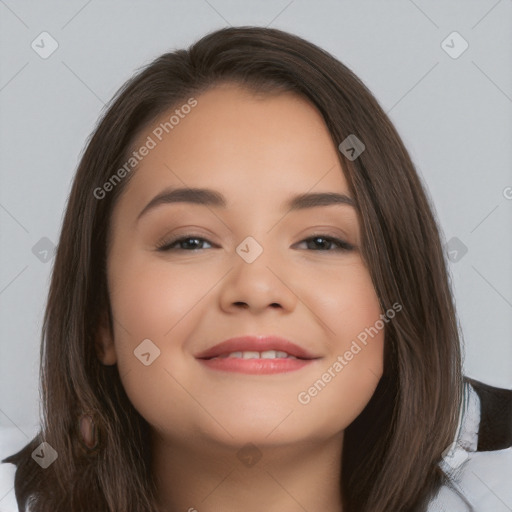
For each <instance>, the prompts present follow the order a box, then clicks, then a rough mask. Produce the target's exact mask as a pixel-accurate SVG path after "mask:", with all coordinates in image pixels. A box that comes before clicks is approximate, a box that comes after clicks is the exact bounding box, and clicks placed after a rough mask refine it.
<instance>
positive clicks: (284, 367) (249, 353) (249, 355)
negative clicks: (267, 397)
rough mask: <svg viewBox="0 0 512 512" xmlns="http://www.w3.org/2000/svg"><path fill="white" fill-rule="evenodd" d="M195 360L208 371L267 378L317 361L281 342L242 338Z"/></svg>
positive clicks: (210, 350) (256, 337) (211, 349)
mask: <svg viewBox="0 0 512 512" xmlns="http://www.w3.org/2000/svg"><path fill="white" fill-rule="evenodd" d="M196 359H198V360H199V361H200V362H201V363H202V364H203V365H205V366H206V367H207V368H210V369H212V370H217V371H226V372H238V373H249V374H271V373H283V372H290V371H294V370H299V369H301V368H304V367H305V366H307V365H309V364H311V363H312V362H313V361H315V360H316V359H319V357H317V356H315V355H313V354H312V353H310V352H309V351H307V350H306V349H304V348H302V347H300V346H299V345H296V344H295V343H292V342H291V341H289V340H286V339H284V338H279V337H276V336H243V337H238V338H231V339H229V340H226V341H224V342H222V343H219V344H217V345H215V346H213V347H211V348H209V349H207V350H206V351H203V352H201V353H199V354H197V355H196Z"/></svg>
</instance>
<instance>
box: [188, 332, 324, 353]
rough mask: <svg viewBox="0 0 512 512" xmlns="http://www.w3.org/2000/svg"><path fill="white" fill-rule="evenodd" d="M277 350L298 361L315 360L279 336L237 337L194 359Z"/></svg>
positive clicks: (204, 351) (205, 351) (211, 348)
mask: <svg viewBox="0 0 512 512" xmlns="http://www.w3.org/2000/svg"><path fill="white" fill-rule="evenodd" d="M266 350H278V351H281V352H286V353H287V354H289V355H291V356H295V357H297V358H299V359H316V356H315V355H314V354H312V353H310V352H309V351H307V350H306V349H304V348H302V347H299V345H297V344H295V343H293V342H291V341H289V340H287V339H285V338H280V337H279V336H274V335H270V336H239V337H236V338H230V339H228V340H225V341H223V342H221V343H218V344H217V345H214V346H213V347H210V348H209V349H207V350H203V351H202V352H200V353H198V354H197V355H196V356H195V357H196V358H197V359H211V358H212V357H218V356H221V355H225V354H230V353H232V352H246V351H251V352H265V351H266Z"/></svg>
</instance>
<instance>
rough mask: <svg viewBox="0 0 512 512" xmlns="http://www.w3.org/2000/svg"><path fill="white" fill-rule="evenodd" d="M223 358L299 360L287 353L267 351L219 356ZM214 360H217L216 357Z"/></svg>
mask: <svg viewBox="0 0 512 512" xmlns="http://www.w3.org/2000/svg"><path fill="white" fill-rule="evenodd" d="M217 357H221V358H227V357H234V358H236V359H278V358H279V359H282V358H289V359H297V358H296V357H295V356H292V355H290V354H288V353H286V352H282V351H280V350H265V351H264V352H255V351H252V350H247V351H245V352H231V353H230V354H225V355H222V356H217ZM213 359H217V358H216V357H214V358H213Z"/></svg>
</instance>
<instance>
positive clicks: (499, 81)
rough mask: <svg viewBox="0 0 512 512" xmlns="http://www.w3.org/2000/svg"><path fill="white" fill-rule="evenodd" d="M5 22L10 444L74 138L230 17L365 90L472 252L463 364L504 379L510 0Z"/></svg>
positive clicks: (508, 328) (178, 6)
mask: <svg viewBox="0 0 512 512" xmlns="http://www.w3.org/2000/svg"><path fill="white" fill-rule="evenodd" d="M0 20H1V21H0V38H1V39H0V42H1V48H0V52H1V53H0V54H1V68H0V111H1V118H0V130H1V133H0V141H1V142H0V170H1V176H0V180H1V191H0V222H1V232H0V251H1V252H0V311H1V317H0V328H1V345H0V350H1V353H0V372H1V373H0V375H1V381H0V426H5V427H10V428H15V429H16V432H17V434H18V435H19V439H18V441H19V442H18V443H17V444H19V445H20V447H21V446H22V445H23V444H25V443H26V442H27V441H28V440H29V437H30V436H31V435H32V433H33V432H35V427H36V425H37V422H38V419H39V389H38V387H39V382H38V370H39V345H40V335H41V326H42V317H43V311H44V306H45V301H46V294H47V291H48V285H49V277H50V271H51V267H52V264H53V259H52V258H51V257H50V258H49V259H48V260H47V261H44V257H43V256H41V251H42V249H44V244H45V243H48V242H47V241H46V242H45V241H42V242H41V241H40V240H41V239H42V238H45V237H46V238H47V239H49V240H50V241H51V242H52V243H53V244H57V242H58V235H59V232H60V227H61V222H62V218H63V212H64V208H65V203H66V199H67V195H68V193H69V190H70V185H71V180H72V177H73V174H74V172H75V170H76V166H77V163H78V161H79V158H80V156H81V152H82V151H83V149H84V146H85V141H86V139H87V137H88V136H89V134H90V133H91V131H92V130H93V128H94V125H95V123H96V121H97V119H98V117H99V115H100V112H101V110H102V108H103V106H104V104H105V103H106V102H107V101H108V100H109V99H110V98H111V97H112V95H113V94H114V93H115V91H116V90H117V89H118V88H119V87H120V86H121V85H122V84H123V83H124V82H125V80H127V79H128V78H129V77H130V76H132V74H133V73H134V72H135V70H136V69H137V68H138V67H140V66H142V65H144V64H147V63H149V62H150V61H151V60H152V59H154V58H155V57H157V56H158V55H160V54H161V53H164V52H166V51H171V50H173V49H176V48H179V47H184V46H188V45H190V44H191V43H193V42H194V41H195V40H196V39H198V38H199V37H201V36H202V35H204V34H206V33H207V32H209V31H211V30H214V29H218V28H221V27H224V26H227V25H233V26H237V25H260V26H271V27H275V28H280V29H283V30H287V31H290V32H293V33H295V34H297V35H299V36H302V37H304V38H306V39H308V40H309V41H311V42H313V43H316V44H318V45H319V46H321V47H323V48H324V49H326V50H327V51H329V52H331V53H333V54H334V55H335V56H336V57H337V58H339V59H340V60H341V61H342V62H343V63H345V64H346V65H347V66H348V67H350V68H351V69H352V70H353V71H354V72H355V73H356V74H357V75H358V76H359V77H360V78H361V79H362V80H363V81H364V82H365V83H366V84H367V86H368V87H369V88H370V90H371V91H372V92H373V93H374V95H375V96H376V97H377V99H378V101H379V102H380V103H381V105H382V106H383V108H384V109H385V111H386V112H388V114H389V115H390V117H391V120H392V121H393V122H394V124H395V126H396V127H397V129H398V131H399V133H400V134H401V136H402V138H403V140H404V142H405V144H406V146H407V148H408V150H409V152H410V154H411V157H412V159H413V161H414V163H415V164H416V166H417V169H418V172H419V173H420V175H421V177H422V179H423V180H424V183H425V185H426V187H427V190H428V192H429V194H430V196H431V198H432V201H433V203H434V205H435V209H436V212H437V216H438V218H439V222H440V225H441V229H442V235H443V238H444V241H445V242H448V241H449V240H451V239H452V238H453V237H456V238H457V239H458V240H460V242H461V243H462V244H464V245H465V246H466V247H467V250H468V252H467V253H466V254H465V255H463V256H462V257H460V256H461V254H462V253H461V252H459V253H458V256H457V257H456V259H457V261H454V262H451V263H450V272H451V274H452V277H453V286H454V288H455V299H456V304H457V310H458V316H459V321H460V325H461V329H462V332H463V336H464V350H465V362H464V368H465V373H466V374H467V375H469V376H471V377H474V378H476V379H479V380H482V381H485V382H487V383H489V384H492V385H495V386H501V387H506V388H512V314H511V313H512V272H511V268H512V265H511V263H512V258H511V255H512V229H511V228H512V223H511V213H512V188H507V187H512V173H511V163H512V149H511V148H512V145H511V141H512V138H511V135H512V116H511V112H512V69H511V66H510V63H511V62H512V45H511V42H512V23H511V20H512V0H500V1H496V0H482V1H448V2H446V1H435V2H427V1H424V0H423V1H421V0H414V1H413V0H400V1H387V2H381V1H377V0H374V1H357V2H356V1H328V0H324V1H305V0H294V1H290V0H283V1H277V0H276V1H261V0H258V1H245V2H240V1H238V2H236V1H234V0H233V1H229V0H208V1H207V0H190V1H187V2H185V1H174V2H164V1H156V0H153V1H124V2H121V1H101V2H100V1H99V0H92V1H79V2H78V1H66V2H64V1H58V2H57V1H32V2H29V1H20V0H18V1H15V0H5V1H3V0H0ZM43 31H47V32H49V33H50V34H51V35H52V37H53V38H54V39H55V40H56V41H57V42H58V44H59V46H58V49H57V50H56V51H55V53H53V54H52V55H51V56H50V57H48V58H47V59H43V58H41V57H40V56H39V54H38V53H36V52H35V51H34V50H33V49H32V47H31V43H32V41H34V40H36V42H37V41H38V40H40V39H38V36H39V34H40V33H41V32H43ZM453 31H457V32H459V33H460V34H461V36H462V37H463V38H464V39H465V40H466V41H467V42H468V44H469V47H468V49H467V50H466V51H465V52H464V53H462V54H461V55H460V56H458V58H452V57H451V56H450V55H448V53H447V52H446V51H445V50H444V49H443V46H442V42H443V40H445V39H446V38H447V36H448V35H449V34H451V33H452V32H453ZM36 38H37V39H36ZM445 44H449V45H450V46H453V49H452V51H458V49H459V48H461V46H460V42H458V41H456V40H454V42H451V40H450V39H448V43H445ZM507 191H508V192H507ZM507 196H508V198H507ZM457 243H459V242H457V241H455V242H453V241H451V242H450V244H452V245H451V246H450V248H451V249H453V248H454V247H456V246H455V245H453V244H457ZM36 244H43V245H36ZM459 245H460V243H459ZM34 246H36V248H39V251H38V250H35V252H36V253H38V254H39V255H36V254H34V252H33V247H34ZM0 498H1V496H0Z"/></svg>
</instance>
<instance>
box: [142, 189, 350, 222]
mask: <svg viewBox="0 0 512 512" xmlns="http://www.w3.org/2000/svg"><path fill="white" fill-rule="evenodd" d="M172 203H189V204H200V205H207V206H212V207H216V208H226V207H227V201H226V198H225V197H224V196H223V195H222V194H221V193H220V192H217V191H216V190H212V189H208V188H167V189H165V190H163V191H162V192H160V193H159V194H157V195H156V196H155V197H153V199H151V201H150V202H149V203H148V204H147V205H146V206H145V207H144V208H143V209H142V211H141V212H140V213H139V215H138V216H137V220H139V219H140V218H141V217H142V216H143V215H144V214H146V213H147V212H148V211H149V210H152V209H154V208H156V207H157V206H160V205H163V204H172ZM339 204H346V205H349V206H352V207H355V202H354V200H353V199H352V198H351V197H349V196H347V195H345V194H338V193H335V192H316V193H308V194H299V195H297V196H294V197H292V198H291V199H289V200H288V201H287V202H286V203H285V205H284V207H285V209H287V210H289V211H295V210H305V209H307V208H316V207H317V206H331V205H339Z"/></svg>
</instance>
